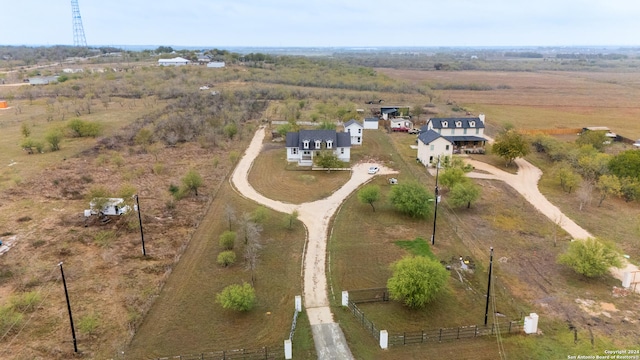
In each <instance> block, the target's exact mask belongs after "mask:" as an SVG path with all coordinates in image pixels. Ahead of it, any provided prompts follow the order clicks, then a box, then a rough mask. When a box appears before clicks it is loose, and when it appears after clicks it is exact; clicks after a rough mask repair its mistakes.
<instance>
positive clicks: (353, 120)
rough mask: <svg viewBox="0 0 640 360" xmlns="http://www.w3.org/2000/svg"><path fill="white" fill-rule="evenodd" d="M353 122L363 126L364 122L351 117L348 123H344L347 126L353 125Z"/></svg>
mask: <svg viewBox="0 0 640 360" xmlns="http://www.w3.org/2000/svg"><path fill="white" fill-rule="evenodd" d="M353 124H356V125H358V126H360V127H362V124H360V122H359V121H356V120H355V119H351V120H349V121H347V122H346V123H344V127H347V126H350V125H353Z"/></svg>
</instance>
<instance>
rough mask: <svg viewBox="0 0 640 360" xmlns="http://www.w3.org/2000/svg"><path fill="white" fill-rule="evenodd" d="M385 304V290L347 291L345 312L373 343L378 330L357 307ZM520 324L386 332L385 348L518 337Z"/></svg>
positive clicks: (509, 323)
mask: <svg viewBox="0 0 640 360" xmlns="http://www.w3.org/2000/svg"><path fill="white" fill-rule="evenodd" d="M384 301H389V291H388V289H386V288H372V289H361V290H353V291H349V303H348V308H349V310H350V311H351V313H352V314H353V316H355V318H356V319H358V322H359V323H360V325H362V327H363V328H364V329H365V330H367V331H368V332H369V333H371V335H372V336H373V337H374V338H375V339H376V340H380V329H379V328H378V327H377V326H376V325H375V324H374V323H373V321H371V320H369V319H367V317H366V316H365V314H364V311H362V310H361V309H360V308H359V307H358V305H357V304H362V303H371V302H384ZM523 327H524V323H523V322H522V320H517V321H505V322H503V323H493V324H491V325H488V326H485V325H469V326H459V327H455V328H439V329H430V330H420V331H404V332H397V333H391V332H389V345H410V344H420V343H428V342H442V341H452V340H463V339H473V338H476V337H480V336H488V335H496V334H497V333H498V332H499V333H500V334H503V335H505V334H518V333H521V332H522V331H523Z"/></svg>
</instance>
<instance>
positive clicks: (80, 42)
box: [71, 0, 87, 47]
mask: <svg viewBox="0 0 640 360" xmlns="http://www.w3.org/2000/svg"><path fill="white" fill-rule="evenodd" d="M71 11H72V12H73V46H84V47H86V46H87V39H86V38H85V37H84V27H82V17H81V16H80V7H79V6H78V0H71Z"/></svg>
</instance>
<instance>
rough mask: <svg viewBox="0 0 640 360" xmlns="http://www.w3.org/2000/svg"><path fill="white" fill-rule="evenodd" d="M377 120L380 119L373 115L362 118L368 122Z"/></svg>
mask: <svg viewBox="0 0 640 360" xmlns="http://www.w3.org/2000/svg"><path fill="white" fill-rule="evenodd" d="M379 120H380V119H378V118H374V117H370V118H365V119H364V121H365V122H370V121H375V122H378V121H379Z"/></svg>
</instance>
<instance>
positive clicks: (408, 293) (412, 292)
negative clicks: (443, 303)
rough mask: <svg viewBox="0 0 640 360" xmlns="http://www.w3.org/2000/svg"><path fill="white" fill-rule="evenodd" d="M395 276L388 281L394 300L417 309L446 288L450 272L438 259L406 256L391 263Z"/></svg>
mask: <svg viewBox="0 0 640 360" xmlns="http://www.w3.org/2000/svg"><path fill="white" fill-rule="evenodd" d="M391 269H392V270H393V276H392V277H391V278H390V279H389V280H388V281H387V287H388V288H389V294H390V295H391V298H392V299H393V300H398V301H402V302H403V303H404V304H405V305H406V306H408V307H410V308H412V309H416V308H421V307H424V306H425V305H426V304H428V303H429V302H431V301H433V300H434V299H435V298H436V296H437V295H438V294H439V293H440V292H441V291H442V290H444V289H445V287H446V285H447V279H448V278H449V273H448V272H447V270H446V269H445V268H444V266H442V264H440V262H438V260H434V259H429V258H426V257H422V256H418V257H405V258H403V259H402V260H399V261H397V262H395V263H394V264H393V265H391Z"/></svg>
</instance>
